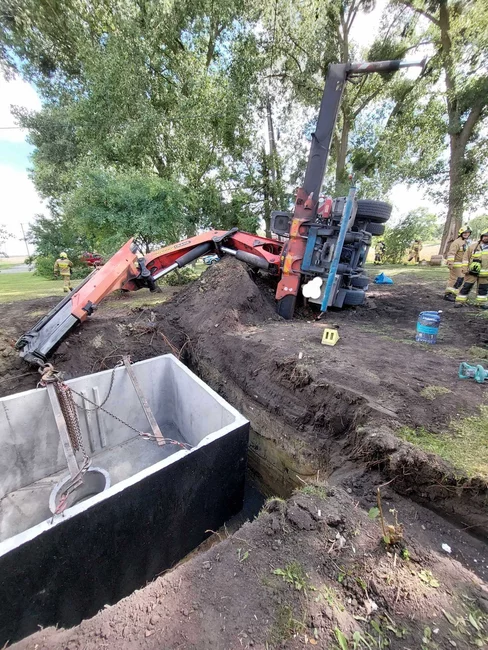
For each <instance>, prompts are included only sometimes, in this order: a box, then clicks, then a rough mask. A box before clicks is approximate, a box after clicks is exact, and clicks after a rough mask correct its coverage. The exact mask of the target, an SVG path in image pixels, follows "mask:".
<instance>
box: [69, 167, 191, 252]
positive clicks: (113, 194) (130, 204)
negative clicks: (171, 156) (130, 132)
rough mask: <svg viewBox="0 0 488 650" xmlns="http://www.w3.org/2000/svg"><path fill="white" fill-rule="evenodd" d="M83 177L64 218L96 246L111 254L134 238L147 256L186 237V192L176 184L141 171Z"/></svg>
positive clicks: (71, 195) (82, 174) (84, 172)
mask: <svg viewBox="0 0 488 650" xmlns="http://www.w3.org/2000/svg"><path fill="white" fill-rule="evenodd" d="M80 175H81V176H82V177H83V182H82V183H81V182H80V183H79V185H78V187H77V188H76V189H75V190H73V192H71V194H70V196H69V199H68V200H67V201H66V204H65V206H64V219H65V220H66V221H67V222H68V223H70V224H71V225H72V226H74V227H75V231H78V232H83V233H93V236H92V237H91V243H92V246H93V247H95V248H97V249H100V250H104V252H106V251H110V252H111V251H114V250H117V249H118V248H119V247H120V246H121V245H122V244H123V243H124V242H126V241H127V240H128V239H130V237H132V236H134V237H135V239H136V241H137V242H138V243H139V245H140V246H141V247H142V248H143V250H145V251H146V252H147V251H149V250H150V249H151V246H152V245H156V246H166V245H168V244H170V243H173V242H176V241H179V240H180V239H182V238H183V237H184V236H185V234H186V228H187V227H188V219H187V218H186V215H185V210H186V207H185V192H184V189H183V188H182V187H181V186H180V185H178V184H177V183H175V182H174V181H168V180H165V179H162V178H159V177H158V176H148V175H146V174H143V173H141V172H126V173H122V172H119V173H109V172H102V171H99V170H97V171H90V170H84V171H83V172H80Z"/></svg>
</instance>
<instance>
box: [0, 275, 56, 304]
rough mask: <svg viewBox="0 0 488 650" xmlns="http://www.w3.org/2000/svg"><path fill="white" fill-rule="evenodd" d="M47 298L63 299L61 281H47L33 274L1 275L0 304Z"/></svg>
mask: <svg viewBox="0 0 488 650" xmlns="http://www.w3.org/2000/svg"><path fill="white" fill-rule="evenodd" d="M45 296H59V298H60V299H61V298H62V297H63V283H62V281H61V280H59V281H54V280H46V279H45V278H41V277H39V276H37V275H33V274H32V273H11V274H10V273H9V274H8V275H2V274H1V273H0V303H3V302H12V301H14V300H15V301H16V300H29V299H31V298H44V297H45Z"/></svg>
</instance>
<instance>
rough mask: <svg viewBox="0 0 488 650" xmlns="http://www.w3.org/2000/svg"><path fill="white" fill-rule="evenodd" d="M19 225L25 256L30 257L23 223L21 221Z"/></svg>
mask: <svg viewBox="0 0 488 650" xmlns="http://www.w3.org/2000/svg"><path fill="white" fill-rule="evenodd" d="M20 227H21V228H22V239H23V240H24V244H25V248H26V250H27V257H30V251H29V245H28V243H27V238H26V236H25V232H24V224H23V223H21V224H20Z"/></svg>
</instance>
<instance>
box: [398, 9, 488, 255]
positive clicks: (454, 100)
mask: <svg viewBox="0 0 488 650" xmlns="http://www.w3.org/2000/svg"><path fill="white" fill-rule="evenodd" d="M394 4H399V5H402V6H404V7H406V8H407V10H408V11H409V12H410V16H417V17H420V18H421V19H422V20H423V21H424V22H423V23H422V22H421V23H420V25H423V24H425V27H424V28H423V33H424V34H425V37H426V39H428V40H430V41H431V42H432V44H433V46H434V48H435V56H434V57H433V59H432V60H431V62H430V67H431V70H432V73H433V74H434V75H435V72H436V70H438V71H442V73H443V83H444V86H445V89H444V101H445V112H446V116H447V120H446V121H445V130H444V134H445V136H446V137H447V138H448V141H449V161H448V170H447V173H448V197H447V219H446V223H445V226H444V232H443V236H442V243H441V251H442V252H445V250H446V247H447V245H448V242H449V241H450V240H452V239H453V237H455V234H456V232H457V230H458V229H459V228H460V226H461V224H462V220H463V214H464V210H465V208H466V207H467V202H468V201H469V200H470V199H473V198H475V197H476V195H477V194H479V193H480V192H481V191H482V189H483V188H480V182H479V181H480V179H482V177H483V168H484V166H485V156H484V154H483V153H482V151H483V149H484V147H486V143H487V140H486V135H485V134H484V133H483V124H484V123H486V119H487V118H488V72H487V70H488V67H487V62H488V60H487V54H486V53H487V51H488V50H487V47H488V1H487V0H476V1H475V0H467V1H466V2H458V1H455V0H394ZM436 91H437V92H438V85H437V87H436Z"/></svg>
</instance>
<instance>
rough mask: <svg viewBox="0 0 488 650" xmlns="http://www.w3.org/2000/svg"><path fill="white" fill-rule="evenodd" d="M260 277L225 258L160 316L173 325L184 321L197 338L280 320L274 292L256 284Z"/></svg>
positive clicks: (164, 307) (165, 307) (183, 292)
mask: <svg viewBox="0 0 488 650" xmlns="http://www.w3.org/2000/svg"><path fill="white" fill-rule="evenodd" d="M256 279H257V276H256V275H255V274H254V273H253V271H251V270H250V269H249V267H248V266H246V265H245V264H243V263H240V262H236V261H235V260H233V259H223V260H222V262H220V263H219V264H214V265H212V266H211V267H210V268H209V269H208V270H207V271H206V272H205V273H204V274H203V275H202V276H201V277H200V278H199V279H198V280H196V281H195V282H192V283H191V284H190V285H188V286H187V287H185V288H184V289H183V290H182V291H181V292H180V293H179V294H178V295H177V296H176V298H175V299H174V300H172V301H171V304H165V305H163V306H162V307H161V308H160V309H159V310H158V313H159V314H160V315H161V316H163V317H165V318H167V320H168V321H169V322H170V323H173V324H175V325H176V324H177V323H178V322H179V321H184V325H185V330H188V331H189V332H191V333H192V335H193V336H195V335H196V336H200V335H207V334H209V335H212V334H213V333H214V331H215V329H213V328H219V334H220V333H222V332H227V331H235V330H236V329H240V328H242V326H250V325H257V324H260V323H263V322H265V321H267V320H277V319H278V318H279V317H278V316H277V315H276V308H275V304H274V299H273V295H272V292H271V290H270V289H269V288H268V287H267V286H266V285H264V284H262V283H261V284H260V286H258V284H257V283H256Z"/></svg>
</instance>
